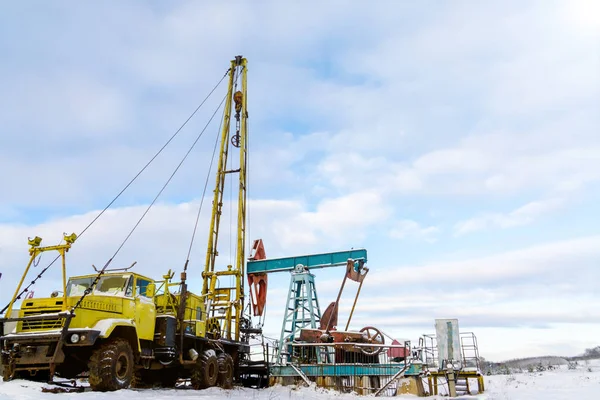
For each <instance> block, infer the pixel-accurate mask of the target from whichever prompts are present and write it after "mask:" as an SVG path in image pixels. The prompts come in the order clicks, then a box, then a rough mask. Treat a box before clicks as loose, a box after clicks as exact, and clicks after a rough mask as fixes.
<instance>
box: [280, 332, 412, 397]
mask: <svg viewBox="0 0 600 400" xmlns="http://www.w3.org/2000/svg"><path fill="white" fill-rule="evenodd" d="M284 348H286V349H288V350H289V352H288V353H286V354H282V355H280V356H279V357H277V358H276V360H277V361H278V362H277V363H276V364H274V365H273V366H272V368H271V369H272V372H271V376H272V377H273V378H274V379H275V381H276V382H277V383H281V384H286V383H287V382H289V381H290V380H295V381H297V380H298V379H299V378H300V379H302V380H304V381H310V382H316V384H317V385H318V386H320V387H324V388H328V389H334V390H337V391H340V392H347V393H349V392H356V393H358V394H363V395H368V394H375V393H378V395H383V396H393V395H395V394H396V393H397V391H398V390H399V388H400V386H401V382H400V379H401V378H402V377H403V376H404V373H406V372H408V370H409V367H410V363H411V361H412V360H411V345H410V342H408V341H407V342H405V343H404V345H391V344H389V345H388V344H374V343H373V344H371V343H345V342H343V343H300V342H292V343H290V344H288V345H287V346H284ZM288 356H289V361H287V360H288ZM407 364H408V365H407ZM413 374H414V372H413ZM417 375H418V373H417Z"/></svg>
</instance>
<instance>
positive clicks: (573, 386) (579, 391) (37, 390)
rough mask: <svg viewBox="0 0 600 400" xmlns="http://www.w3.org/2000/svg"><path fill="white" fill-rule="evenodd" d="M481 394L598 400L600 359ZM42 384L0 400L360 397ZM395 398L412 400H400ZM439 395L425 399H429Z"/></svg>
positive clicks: (497, 379)
mask: <svg viewBox="0 0 600 400" xmlns="http://www.w3.org/2000/svg"><path fill="white" fill-rule="evenodd" d="M485 384H486V393H485V394H482V395H478V396H463V397H461V399H478V400H484V399H485V400H504V399H507V400H521V399H522V400H536V399H540V400H542V399H543V400H567V399H569V400H572V399H578V400H595V399H600V360H593V361H591V362H590V363H589V365H586V364H585V363H583V362H580V365H579V366H578V368H577V369H575V370H569V369H567V367H566V366H561V367H560V368H559V369H557V370H552V371H544V372H534V373H527V372H525V373H519V374H512V375H494V376H486V377H485ZM44 386H46V385H44V384H40V383H34V382H27V381H22V380H15V381H11V382H2V383H0V400H13V399H14V400H17V399H18V400H41V399H45V400H47V399H53V398H56V396H58V397H60V398H63V399H64V398H71V399H73V400H75V399H81V400H95V399H98V400H109V399H110V400H125V399H139V398H146V399H150V400H167V399H172V398H173V397H177V398H179V399H181V400H185V399H186V398H188V399H204V400H214V399H234V400H235V399H245V400H286V399H290V400H291V399H315V400H327V399H336V400H344V399H354V400H357V399H360V398H364V397H365V396H357V395H352V394H339V393H336V392H333V391H327V390H322V389H319V388H292V387H281V386H277V387H272V388H268V389H263V390H254V389H234V390H230V391H225V390H221V389H218V388H211V389H207V390H201V391H195V390H188V389H171V390H167V389H161V390H157V389H146V390H121V391H118V392H113V393H95V392H86V393H69V394H53V393H43V392H42V391H41V389H42V387H44ZM399 398H415V397H414V396H408V395H407V396H401V397H399ZM435 398H438V399H442V398H444V397H442V396H438V397H429V399H435Z"/></svg>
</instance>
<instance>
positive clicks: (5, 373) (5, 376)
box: [2, 365, 17, 382]
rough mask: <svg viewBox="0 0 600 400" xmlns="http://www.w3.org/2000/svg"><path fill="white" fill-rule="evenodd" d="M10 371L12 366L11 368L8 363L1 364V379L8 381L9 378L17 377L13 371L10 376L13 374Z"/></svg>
mask: <svg viewBox="0 0 600 400" xmlns="http://www.w3.org/2000/svg"><path fill="white" fill-rule="evenodd" d="M12 372H13V371H12V368H11V366H10V365H3V368H2V380H3V381H4V382H8V381H10V380H11V379H16V377H17V376H16V375H17V373H16V372H15V376H14V377H13V376H12V375H13V374H12Z"/></svg>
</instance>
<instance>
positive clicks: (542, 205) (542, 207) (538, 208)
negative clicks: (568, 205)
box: [454, 198, 564, 236]
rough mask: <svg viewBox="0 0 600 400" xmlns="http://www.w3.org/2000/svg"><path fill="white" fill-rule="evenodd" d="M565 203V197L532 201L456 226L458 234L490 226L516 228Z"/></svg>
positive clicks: (471, 219)
mask: <svg viewBox="0 0 600 400" xmlns="http://www.w3.org/2000/svg"><path fill="white" fill-rule="evenodd" d="M563 205H564V200H563V199H558V198H555V199H548V200H541V201H532V202H530V203H527V204H525V205H524V206H521V207H519V208H517V209H516V210H513V211H511V212H509V213H506V214H502V213H487V214H483V215H481V216H478V217H474V218H470V219H468V220H465V221H460V222H458V223H457V224H456V225H455V226H454V230H455V232H454V234H455V235H456V236H459V235H464V234H466V233H471V232H476V231H480V230H485V229H490V228H494V227H497V228H502V229H505V228H514V227H516V226H522V225H528V224H531V223H532V222H534V221H535V220H536V219H538V218H540V217H541V216H543V215H545V214H548V213H550V212H552V211H556V210H557V209H559V208H561V207H562V206H563Z"/></svg>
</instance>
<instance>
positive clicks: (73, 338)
mask: <svg viewBox="0 0 600 400" xmlns="http://www.w3.org/2000/svg"><path fill="white" fill-rule="evenodd" d="M77 342H79V335H78V334H77V333H74V334H72V335H71V343H77Z"/></svg>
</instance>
